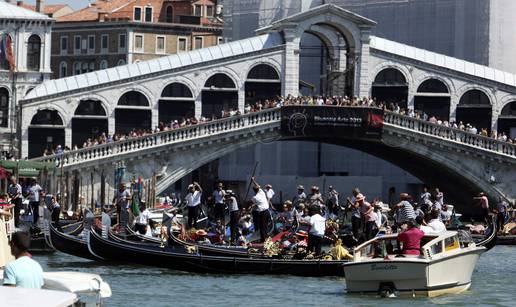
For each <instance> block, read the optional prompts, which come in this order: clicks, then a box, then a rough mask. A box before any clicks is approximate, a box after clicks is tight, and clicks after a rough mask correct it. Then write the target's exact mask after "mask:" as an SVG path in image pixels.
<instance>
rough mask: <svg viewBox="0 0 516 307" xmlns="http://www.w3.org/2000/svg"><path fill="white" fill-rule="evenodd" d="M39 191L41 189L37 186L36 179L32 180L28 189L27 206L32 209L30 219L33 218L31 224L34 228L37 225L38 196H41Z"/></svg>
mask: <svg viewBox="0 0 516 307" xmlns="http://www.w3.org/2000/svg"><path fill="white" fill-rule="evenodd" d="M41 191H43V189H42V188H41V186H40V185H39V184H38V182H37V181H36V179H32V184H31V186H30V187H29V205H30V208H31V209H32V217H33V221H32V222H33V223H34V225H35V226H37V225H38V219H39V195H40V194H41Z"/></svg>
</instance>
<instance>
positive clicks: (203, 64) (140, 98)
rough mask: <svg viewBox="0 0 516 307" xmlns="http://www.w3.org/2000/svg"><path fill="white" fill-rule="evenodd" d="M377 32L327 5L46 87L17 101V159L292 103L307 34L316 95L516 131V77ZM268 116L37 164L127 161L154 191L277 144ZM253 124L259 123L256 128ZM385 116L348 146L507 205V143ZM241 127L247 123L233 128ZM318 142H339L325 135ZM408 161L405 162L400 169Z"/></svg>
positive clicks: (510, 169) (75, 166)
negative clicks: (445, 175) (261, 105)
mask: <svg viewBox="0 0 516 307" xmlns="http://www.w3.org/2000/svg"><path fill="white" fill-rule="evenodd" d="M374 26H375V22H374V21H372V20H369V19H366V18H364V17H362V16H359V15H356V14H354V13H352V12H349V11H347V10H344V9H341V8H339V7H337V6H334V5H323V6H319V7H316V8H313V9H311V10H309V11H306V12H303V13H300V14H296V15H293V16H290V17H288V18H286V19H283V20H280V21H278V22H275V23H273V24H271V25H269V26H267V27H265V28H262V29H258V30H257V34H258V35H257V36H256V37H253V38H250V39H244V40H240V41H235V42H231V43H228V44H222V45H219V46H214V47H210V48H204V49H200V50H193V51H189V52H184V53H180V54H177V55H170V56H165V57H162V58H159V59H156V60H150V61H144V62H139V63H135V64H130V65H125V66H119V67H114V68H110V69H106V70H100V71H95V72H91V73H87V74H82V75H76V76H72V77H67V78H63V79H56V80H50V81H46V82H44V83H43V84H41V85H40V86H38V87H36V88H35V89H34V90H32V91H31V92H30V93H29V94H28V95H27V96H26V97H25V99H24V101H23V102H22V105H23V110H22V115H21V116H22V132H21V134H22V135H21V152H22V156H24V157H25V156H28V157H31V158H34V157H37V156H40V155H41V154H42V152H43V150H44V149H45V147H46V146H55V145H56V144H62V145H66V146H68V147H70V148H72V147H73V145H79V146H81V144H82V143H83V142H84V140H85V139H87V138H88V137H92V136H95V135H99V134H100V133H102V132H105V133H107V134H114V133H119V132H122V133H125V132H127V131H129V130H131V129H133V128H137V129H139V128H141V129H153V128H154V127H156V126H158V125H159V123H160V122H164V123H169V122H170V121H171V120H175V119H181V118H184V117H192V116H195V117H201V116H204V117H211V116H212V115H216V116H218V115H219V114H220V112H221V111H222V110H229V109H233V110H237V109H238V110H240V111H241V112H242V113H244V107H245V105H246V103H252V102H255V101H257V100H260V99H266V98H270V97H274V96H275V95H283V96H286V95H289V94H290V95H298V94H299V91H300V84H302V80H300V78H299V75H300V74H299V70H300V59H299V52H300V46H301V45H300V40H301V36H302V35H303V33H305V32H308V33H311V34H313V35H315V36H317V37H319V38H320V39H321V41H322V42H323V44H324V45H325V46H326V56H325V61H326V63H327V65H326V71H325V74H324V75H323V76H322V81H321V82H322V84H323V86H321V89H322V90H321V91H322V93H323V94H328V95H348V96H372V97H375V98H376V99H377V100H381V101H385V102H387V103H391V102H392V103H398V104H399V105H400V106H401V107H407V108H411V109H416V110H421V111H424V112H426V113H428V114H433V115H436V116H438V117H439V118H440V119H443V120H450V121H457V122H459V121H462V122H464V123H470V124H472V125H474V126H476V127H485V128H488V129H489V130H497V131H498V132H501V131H503V132H505V133H507V134H510V133H511V131H512V133H515V132H514V130H515V129H516V76H515V75H513V74H509V73H506V72H502V71H498V70H495V69H492V68H489V67H485V66H481V65H477V64H473V63H468V62H465V61H463V60H459V59H455V58H451V57H447V56H443V55H439V54H436V53H433V52H429V51H425V50H422V49H417V48H414V47H410V46H407V45H403V44H399V43H396V42H393V41H389V40H385V39H382V38H379V37H374V36H372V35H371V34H370V33H371V29H372V28H373V27H374ZM265 114H268V115H263V114H262V113H260V114H254V115H253V114H248V115H243V116H242V117H241V120H240V121H237V122H234V121H233V120H234V119H233V118H230V119H226V120H223V121H221V122H212V123H208V124H204V125H201V126H197V127H195V128H185V129H182V130H178V131H174V132H167V133H168V134H167V135H170V136H167V137H166V138H165V139H166V140H169V141H167V142H164V141H163V139H162V136H164V135H165V134H163V133H161V134H156V135H155V136H153V137H150V138H149V137H144V138H142V139H136V140H130V141H125V142H122V143H113V144H109V145H104V146H98V147H96V148H88V149H81V150H78V151H71V152H67V153H66V154H65V155H64V156H60V157H59V159H58V157H47V158H45V159H57V160H58V162H59V163H60V164H61V165H62V166H63V168H62V171H65V172H66V171H70V172H71V171H76V172H78V173H79V176H82V175H81V174H84V176H88V178H89V177H90V174H91V176H94V175H95V176H96V175H99V176H100V174H99V172H98V170H105V171H106V174H105V175H106V176H112V174H113V172H112V171H110V170H109V169H110V168H114V167H115V165H116V162H117V161H120V160H127V161H128V162H127V164H128V165H129V166H128V169H131V170H132V171H134V172H135V173H143V174H146V175H151V173H152V174H156V173H158V174H160V176H161V177H160V182H159V183H158V190H163V189H165V188H166V186H167V185H169V184H171V183H173V182H174V181H176V180H178V179H179V178H181V176H183V175H185V174H187V173H188V172H189V171H191V170H192V169H194V168H195V167H196V166H197V167H198V166H200V165H202V164H200V163H206V162H209V161H211V160H213V159H216V158H218V157H220V156H221V155H223V154H225V153H227V150H235V149H237V148H241V147H244V146H248V145H251V144H253V143H255V142H256V141H257V138H261V139H267V140H268V139H277V138H278V137H279V136H278V135H280V134H279V133H278V129H279V128H278V127H279V116H280V111H279V110H276V111H271V113H267V112H265ZM254 116H256V118H259V119H256V120H257V121H258V122H260V123H261V124H260V125H258V124H257V125H254V124H253V123H254V122H253V120H254V119H255V117H254ZM264 116H265V117H264ZM267 116H269V117H270V118H269V117H267ZM264 118H267V120H265V119H264ZM271 118H272V119H271ZM395 118H396V119H395ZM273 119H274V120H273ZM385 119H386V122H385V123H386V126H385V127H386V128H385V131H384V133H383V137H382V139H381V142H376V143H375V142H362V141H360V140H357V141H356V142H347V144H348V145H349V146H356V147H357V148H360V149H362V150H364V151H368V152H370V153H373V154H375V155H378V156H380V157H382V158H384V159H386V160H390V161H392V162H393V163H395V164H398V165H400V166H402V167H406V168H410V170H411V171H412V172H413V173H414V174H415V175H417V176H418V177H421V178H423V177H425V176H426V177H428V178H425V179H431V181H432V180H433V181H435V180H437V178H433V179H432V178H430V177H432V176H430V175H431V174H432V171H431V169H432V167H433V168H434V169H435V167H437V166H439V167H444V168H445V169H447V170H448V171H449V174H450V176H449V179H447V180H449V181H450V182H449V183H450V187H452V186H453V187H455V189H454V191H455V192H456V191H462V192H466V191H468V192H471V193H473V192H474V191H478V190H479V189H482V190H485V191H487V192H488V193H489V195H490V196H491V197H496V196H499V195H502V196H504V197H506V198H508V199H514V197H515V192H516V191H515V190H514V187H513V186H514V185H513V184H512V183H513V182H514V180H515V179H516V178H515V176H516V175H515V174H516V171H515V170H516V158H515V153H514V146H513V145H509V144H507V143H503V142H497V141H494V140H491V139H487V138H482V137H480V136H474V135H470V134H468V133H463V132H459V131H453V132H450V131H449V132H440V133H441V134H436V133H435V131H436V130H435V129H434V128H428V129H427V128H419V127H423V126H424V127H427V126H426V125H429V124H428V123H423V122H419V121H417V124H414V123H416V122H414V121H415V120H413V119H409V118H404V117H397V116H395V115H393V114H391V115H389V114H387V115H386V116H385ZM244 122H247V125H243V126H239V125H242V123H244ZM409 122H410V123H411V124H408V123H409ZM249 125H251V126H249ZM221 127H229V128H227V129H230V130H231V132H229V131H226V130H224V129H226V128H221ZM192 129H193V130H192ZM213 129H214V130H213ZM220 129H223V130H220ZM442 129H444V128H442ZM212 131H216V132H217V133H215V134H214V135H212V134H211V132H212ZM439 131H444V130H439ZM447 131H448V130H447ZM443 133H444V134H443ZM457 135H461V136H460V137H457ZM158 139H159V140H158ZM170 140H172V141H170ZM324 141H326V142H330V143H339V142H340V141H339V138H338V137H335V136H330V135H329V136H327V138H326V139H325V140H324ZM138 142H140V143H138ZM141 142H143V143H141ZM378 144H381V145H378ZM115 148H116V149H115ZM121 148H122V149H121ZM201 149H202V150H201ZM65 157H66V159H65ZM407 161H411V163H410V165H404V163H406V162H407ZM108 166H109V167H110V168H106V167H108ZM83 171H84V172H83ZM103 176H104V175H103ZM511 176H512V177H511ZM434 177H437V176H434ZM457 178H459V179H460V180H455V179H457ZM441 185H442V184H441ZM457 193H459V194H460V193H461V192H457Z"/></svg>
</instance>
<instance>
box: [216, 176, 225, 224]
mask: <svg viewBox="0 0 516 307" xmlns="http://www.w3.org/2000/svg"><path fill="white" fill-rule="evenodd" d="M222 188H223V185H222V182H219V183H218V184H217V189H215V191H213V202H214V203H215V212H214V213H215V214H214V215H215V220H220V221H221V222H222V224H224V225H225V224H226V219H225V216H224V215H225V214H224V207H225V205H224V195H225V194H226V192H225V191H224V190H223V189H222Z"/></svg>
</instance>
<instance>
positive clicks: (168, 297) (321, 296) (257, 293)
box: [34, 246, 516, 307]
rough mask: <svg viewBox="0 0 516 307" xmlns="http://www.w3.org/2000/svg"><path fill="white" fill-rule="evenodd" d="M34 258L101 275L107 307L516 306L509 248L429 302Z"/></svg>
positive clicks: (323, 282)
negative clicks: (456, 288)
mask: <svg viewBox="0 0 516 307" xmlns="http://www.w3.org/2000/svg"><path fill="white" fill-rule="evenodd" d="M34 258H35V259H36V260H37V261H39V262H40V263H41V265H42V266H43V269H44V270H45V271H80V272H89V273H96V274H100V275H101V276H102V278H103V279H104V280H105V281H107V282H108V283H109V284H110V286H111V289H112V291H113V296H112V297H111V298H110V299H108V300H107V301H106V305H107V306H124V307H125V306H148V307H157V306H246V307H247V306H378V305H381V306H409V305H413V306H415V305H418V306H430V305H450V306H473V305H475V306H479V305H480V306H516V302H515V301H516V285H515V283H516V247H510V246H497V247H495V248H494V249H493V250H491V251H489V252H488V253H485V254H484V255H482V257H481V258H480V261H479V263H478V265H477V268H476V269H475V272H474V274H473V281H472V286H471V289H470V290H469V291H468V292H466V293H463V294H458V295H447V296H441V297H438V298H431V299H429V298H417V299H414V298H389V299H384V298H378V297H374V296H373V297H372V296H362V295H347V294H346V293H345V289H346V284H345V280H344V279H343V278H306V277H293V276H252V275H211V274H191V273H184V272H178V271H172V270H167V269H160V268H153V267H144V266H137V265H129V264H117V265H104V264H102V263H98V262H93V261H88V260H83V259H81V258H77V257H74V256H69V255H66V254H62V253H59V252H57V253H55V254H52V255H35V256H34ZM443 274H446V272H443Z"/></svg>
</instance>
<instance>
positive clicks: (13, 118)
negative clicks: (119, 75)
mask: <svg viewBox="0 0 516 307" xmlns="http://www.w3.org/2000/svg"><path fill="white" fill-rule="evenodd" d="M52 24H53V19H51V18H49V17H48V16H46V15H43V14H39V13H36V12H33V11H30V10H27V9H24V8H21V7H19V6H16V5H12V4H10V3H7V2H0V34H1V35H2V37H4V38H5V35H9V36H10V39H11V41H12V50H13V55H14V61H15V69H14V70H13V71H10V70H9V67H8V65H7V64H6V62H5V61H4V63H3V64H2V65H0V102H1V104H2V106H1V107H2V124H1V127H0V150H1V151H2V155H3V156H5V155H11V154H13V155H15V156H16V150H17V148H19V143H18V142H19V138H18V137H17V135H16V133H17V131H18V128H19V127H18V123H19V119H21V114H20V112H21V109H20V106H19V101H20V100H22V99H23V97H24V96H25V95H26V94H27V93H28V92H29V91H30V90H32V89H33V88H34V87H35V86H36V85H38V84H40V83H42V82H43V81H45V80H48V79H50V76H51V70H50V41H51V36H50V31H51V29H52Z"/></svg>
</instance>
